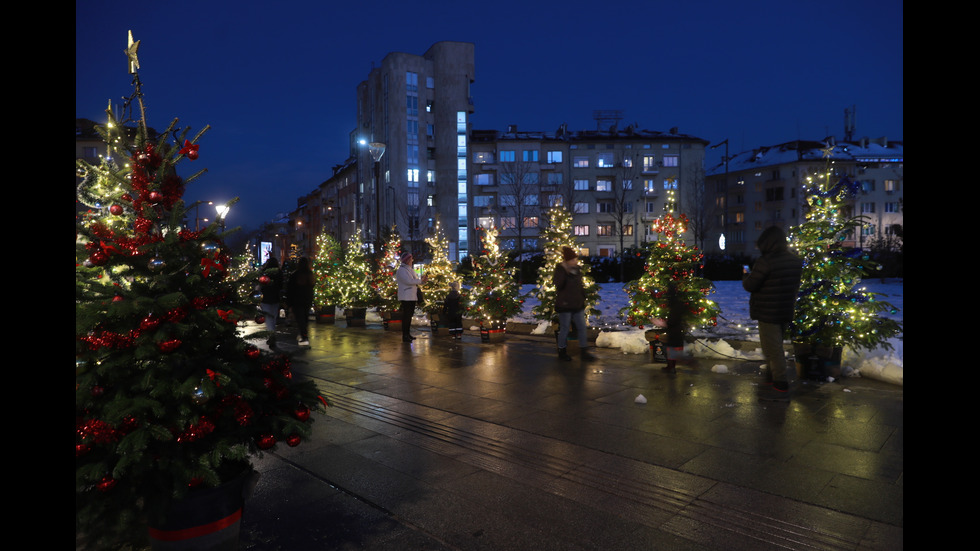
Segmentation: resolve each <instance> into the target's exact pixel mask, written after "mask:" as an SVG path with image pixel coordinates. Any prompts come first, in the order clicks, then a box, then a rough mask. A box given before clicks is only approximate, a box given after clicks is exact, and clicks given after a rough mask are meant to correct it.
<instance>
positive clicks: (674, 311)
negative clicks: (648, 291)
mask: <svg viewBox="0 0 980 551" xmlns="http://www.w3.org/2000/svg"><path fill="white" fill-rule="evenodd" d="M685 307H686V306H685V304H684V301H683V300H682V298H681V295H680V293H679V292H678V291H677V284H676V283H674V282H670V283H669V284H667V324H666V325H667V334H666V339H667V342H665V343H664V345H665V346H664V352H666V354H667V367H664V368H663V370H664V371H666V372H667V373H677V359H678V358H680V357H682V356H683V355H684V321H685V319H684V318H685V316H684V308H685Z"/></svg>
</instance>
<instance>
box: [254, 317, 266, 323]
mask: <svg viewBox="0 0 980 551" xmlns="http://www.w3.org/2000/svg"><path fill="white" fill-rule="evenodd" d="M255 323H259V324H262V323H265V316H262V315H258V316H255Z"/></svg>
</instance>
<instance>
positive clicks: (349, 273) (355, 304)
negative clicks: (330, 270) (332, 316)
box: [337, 230, 378, 308]
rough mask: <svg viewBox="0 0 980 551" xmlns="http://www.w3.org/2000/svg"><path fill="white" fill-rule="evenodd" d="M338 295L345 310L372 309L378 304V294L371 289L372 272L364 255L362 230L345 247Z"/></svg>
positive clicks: (353, 235) (354, 234) (348, 240)
mask: <svg viewBox="0 0 980 551" xmlns="http://www.w3.org/2000/svg"><path fill="white" fill-rule="evenodd" d="M340 273H341V277H340V279H339V280H338V282H337V283H338V285H337V294H338V296H339V297H340V298H339V304H340V305H341V306H343V307H344V308H370V307H372V306H375V305H376V304H377V297H378V295H377V293H375V292H374V288H373V287H371V277H372V270H371V265H370V264H368V260H367V257H366V255H365V254H364V240H363V238H362V237H361V232H360V230H358V231H356V232H355V233H353V234H352V235H351V236H350V237H349V238H348V239H347V244H346V245H345V246H344V262H343V264H342V266H341V270H340Z"/></svg>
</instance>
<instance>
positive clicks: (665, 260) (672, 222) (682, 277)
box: [620, 191, 721, 333]
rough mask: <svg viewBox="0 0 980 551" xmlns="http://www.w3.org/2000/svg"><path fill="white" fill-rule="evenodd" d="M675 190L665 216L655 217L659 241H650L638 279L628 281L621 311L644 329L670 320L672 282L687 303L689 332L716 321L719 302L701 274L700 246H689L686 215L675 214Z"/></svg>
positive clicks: (646, 246)
mask: <svg viewBox="0 0 980 551" xmlns="http://www.w3.org/2000/svg"><path fill="white" fill-rule="evenodd" d="M674 204H675V202H674V197H673V191H669V192H668V197H667V201H666V203H665V207H664V208H665V211H666V212H664V214H663V215H661V216H660V217H659V218H657V219H656V220H654V222H653V225H652V229H653V231H654V232H656V233H657V234H658V239H657V240H656V241H653V242H650V243H647V244H646V245H644V246H645V248H646V249H647V262H646V265H645V267H644V273H643V275H642V276H640V278H639V279H637V280H634V281H631V282H629V283H627V284H626V286H625V289H626V293H627V294H628V295H629V304H628V305H627V306H626V307H624V308H623V309H622V310H621V311H620V314H621V315H623V316H624V317H625V319H626V321H627V323H628V324H630V325H635V326H639V327H641V328H643V327H644V326H646V325H647V324H650V323H651V322H652V320H654V319H661V320H663V319H667V317H668V296H667V290H668V288H669V286H670V285H671V284H673V285H674V286H675V287H676V289H677V292H678V293H679V295H680V302H681V303H683V305H684V312H683V315H682V317H683V318H684V320H685V323H686V325H687V326H688V327H687V330H686V331H685V332H686V333H689V332H690V331H691V330H693V329H697V328H701V327H711V326H714V325H716V324H717V317H718V314H719V313H720V311H721V310H720V308H719V307H718V305H717V304H716V303H715V302H714V301H712V300H709V299H708V298H707V297H708V296H709V295H710V294H711V293H714V292H715V291H714V284H713V283H711V282H710V281H708V280H707V279H704V278H703V277H700V276H699V275H698V272H699V270H700V269H701V268H702V266H703V264H702V262H703V257H704V255H703V254H702V253H701V251H699V250H698V248H697V247H695V246H693V245H687V244H686V243H685V241H684V233H685V232H686V231H687V225H688V220H687V217H686V216H684V215H683V214H681V215H680V216H674V213H673V208H672V205H674Z"/></svg>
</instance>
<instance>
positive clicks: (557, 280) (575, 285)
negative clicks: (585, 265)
mask: <svg viewBox="0 0 980 551" xmlns="http://www.w3.org/2000/svg"><path fill="white" fill-rule="evenodd" d="M552 278H553V280H554V284H555V289H556V293H555V311H556V312H578V311H580V310H585V283H584V282H583V281H582V270H581V269H580V268H579V267H578V266H576V267H574V268H571V269H568V268H566V267H565V265H564V264H559V265H557V266H555V272H554V274H553V276H552Z"/></svg>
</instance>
